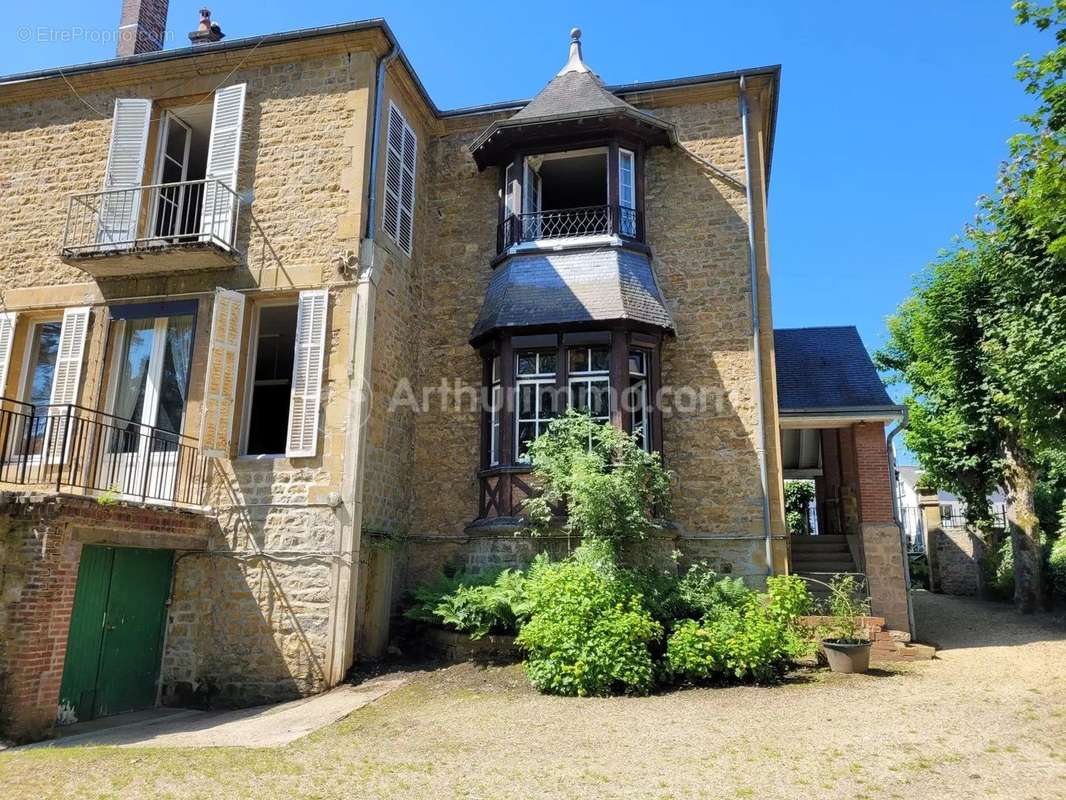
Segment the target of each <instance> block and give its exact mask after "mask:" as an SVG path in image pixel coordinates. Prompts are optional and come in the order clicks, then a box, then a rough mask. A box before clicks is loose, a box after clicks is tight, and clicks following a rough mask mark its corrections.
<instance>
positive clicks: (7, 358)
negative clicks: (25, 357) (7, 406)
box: [0, 311, 18, 395]
mask: <svg viewBox="0 0 1066 800" xmlns="http://www.w3.org/2000/svg"><path fill="white" fill-rule="evenodd" d="M17 319H18V315H17V314H15V313H14V312H11V311H8V312H5V313H3V314H0V395H6V394H7V369H8V366H9V365H10V363H11V345H12V344H13V343H14V341H15V321H16V320H17Z"/></svg>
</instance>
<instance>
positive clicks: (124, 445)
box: [0, 398, 207, 507]
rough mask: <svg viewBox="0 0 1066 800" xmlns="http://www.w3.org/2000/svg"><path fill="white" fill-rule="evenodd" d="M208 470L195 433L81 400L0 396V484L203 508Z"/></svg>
mask: <svg viewBox="0 0 1066 800" xmlns="http://www.w3.org/2000/svg"><path fill="white" fill-rule="evenodd" d="M206 476H207V459H206V458H205V457H204V456H203V454H202V453H201V452H200V448H199V446H198V442H197V440H196V439H192V438H190V437H188V436H182V435H181V434H177V433H172V432H170V431H166V430H163V429H161V428H156V427H153V426H151V425H143V424H141V423H139V422H134V421H133V420H129V419H123V418H122V417H116V416H113V415H112V414H105V413H103V412H101V411H94V410H92V409H88V408H83V407H81V406H76V405H46V406H34V405H30V404H28V403H22V402H19V401H17V400H10V399H8V398H0V488H10V486H12V485H13V486H16V487H24V488H29V489H33V490H37V491H45V492H47V491H54V492H56V493H57V494H58V493H61V492H67V493H74V494H83V495H86V496H90V497H96V498H101V499H104V498H109V499H113V500H116V501H117V500H125V501H130V502H136V503H158V504H163V505H172V506H183V507H199V506H202V505H203V498H204V485H205V482H206ZM5 485H6V486H5Z"/></svg>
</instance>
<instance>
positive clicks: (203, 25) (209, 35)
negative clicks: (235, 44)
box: [189, 8, 226, 44]
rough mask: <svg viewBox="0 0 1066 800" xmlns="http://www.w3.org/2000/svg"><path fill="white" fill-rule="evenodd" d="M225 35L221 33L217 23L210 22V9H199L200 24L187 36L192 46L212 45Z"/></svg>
mask: <svg viewBox="0 0 1066 800" xmlns="http://www.w3.org/2000/svg"><path fill="white" fill-rule="evenodd" d="M225 35H226V34H224V33H223V32H222V28H221V27H219V24H218V23H217V22H212V21H211V9H210V8H201V9H200V24H199V26H198V27H197V28H196V30H194V31H193V32H192V33H190V34H189V41H190V42H192V43H193V44H212V43H213V42H217V41H220V40H221V39H222V38H224V37H225Z"/></svg>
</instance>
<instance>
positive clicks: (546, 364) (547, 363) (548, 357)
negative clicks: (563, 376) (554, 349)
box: [540, 353, 555, 375]
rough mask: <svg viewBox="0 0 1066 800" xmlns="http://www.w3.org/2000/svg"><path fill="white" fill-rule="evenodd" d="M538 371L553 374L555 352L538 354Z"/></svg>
mask: <svg viewBox="0 0 1066 800" xmlns="http://www.w3.org/2000/svg"><path fill="white" fill-rule="evenodd" d="M540 371H541V373H542V374H545V375H554V374H555V353H541V354H540Z"/></svg>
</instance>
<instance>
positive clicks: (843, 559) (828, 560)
mask: <svg viewBox="0 0 1066 800" xmlns="http://www.w3.org/2000/svg"><path fill="white" fill-rule="evenodd" d="M792 563H793V564H841V565H843V566H840V567H836V568H835V569H843V568H844V567H846V566H849V565H851V564H854V563H855V562H853V561H852V560H851V553H793V554H792ZM796 569H799V567H796ZM812 570H813V568H812ZM800 571H802V570H800ZM815 571H816V570H815Z"/></svg>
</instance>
